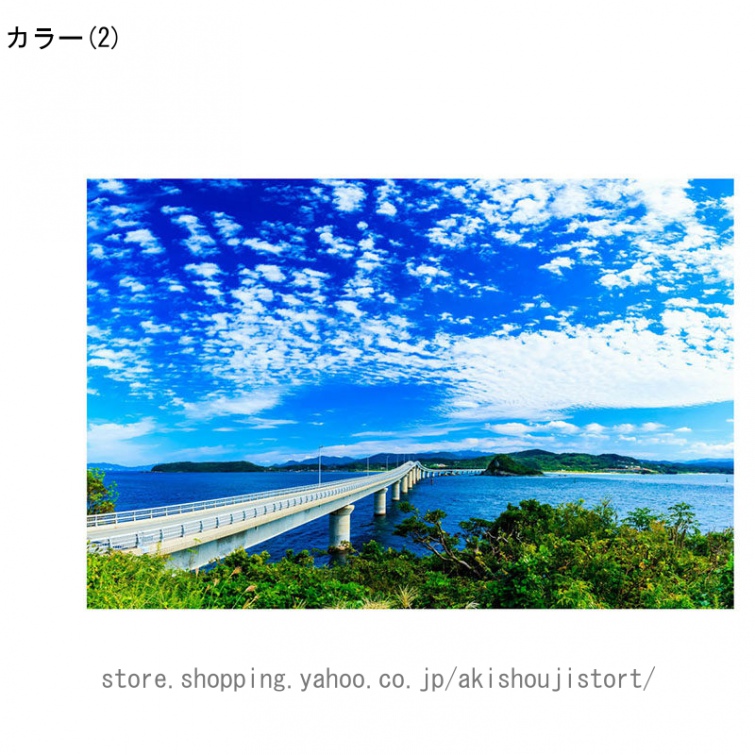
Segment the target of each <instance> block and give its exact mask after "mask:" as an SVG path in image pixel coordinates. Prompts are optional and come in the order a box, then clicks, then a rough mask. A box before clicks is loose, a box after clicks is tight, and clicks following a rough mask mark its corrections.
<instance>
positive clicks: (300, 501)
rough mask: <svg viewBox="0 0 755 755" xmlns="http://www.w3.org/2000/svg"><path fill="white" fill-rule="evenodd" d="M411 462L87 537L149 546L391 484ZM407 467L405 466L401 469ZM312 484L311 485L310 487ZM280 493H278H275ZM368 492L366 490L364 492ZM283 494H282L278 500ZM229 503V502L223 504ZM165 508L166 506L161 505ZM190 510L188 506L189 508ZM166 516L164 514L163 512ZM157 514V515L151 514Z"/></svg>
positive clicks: (101, 541)
mask: <svg viewBox="0 0 755 755" xmlns="http://www.w3.org/2000/svg"><path fill="white" fill-rule="evenodd" d="M411 466H413V465H412V464H410V463H407V464H404V465H403V466H402V467H398V468H396V469H393V470H390V471H388V472H383V473H382V474H380V475H377V476H376V477H371V478H367V479H366V480H365V479H359V480H357V481H355V482H351V483H348V484H345V485H339V484H338V483H330V484H329V485H328V486H327V487H323V486H318V485H315V486H311V485H305V486H301V487H299V488H284V489H282V490H273V491H266V492H265V493H262V494H250V495H255V496H257V495H262V496H264V497H267V498H271V497H275V498H277V500H273V501H271V502H270V503H265V504H257V505H255V506H251V507H247V508H243V509H235V510H233V511H228V512H224V513H218V514H217V515H216V516H213V517H205V518H202V519H198V520H191V521H189V522H179V523H176V524H166V525H165V526H163V527H154V528H151V529H148V530H140V531H138V532H130V533H124V534H122V535H111V536H109V537H101V538H97V537H90V538H89V542H90V543H92V544H94V545H100V546H104V547H106V548H112V549H117V550H123V549H130V548H139V547H144V546H149V545H152V544H154V543H158V542H164V541H165V540H173V539H175V538H182V537H187V536H188V535H195V534H198V533H201V532H204V531H206V530H212V529H218V528H220V527H225V526H227V525H230V524H234V523H236V522H242V521H247V520H249V519H255V518H257V517H258V516H265V515H266V514H272V513H274V512H276V511H282V510H283V509H287V508H296V507H297V506H302V505H304V504H305V503H311V502H313V501H316V500H320V499H322V498H326V497H330V496H334V495H341V494H345V493H350V492H355V491H357V490H359V489H370V488H374V487H375V486H376V485H377V486H378V487H379V486H380V485H382V484H383V483H384V484H385V485H390V484H391V483H392V482H395V479H394V478H396V479H401V477H403V475H404V474H405V473H406V471H408V469H409V468H411ZM404 467H406V469H404ZM312 488H314V489H312ZM291 493H294V495H290V494H291ZM277 494H281V495H277ZM367 494H368V493H365V495H367ZM282 496H287V497H283V499H282V500H281V497H282ZM236 497H238V496H232V498H236ZM219 500H227V499H216V501H219ZM198 503H207V502H202V501H200V502H198ZM178 505H179V506H183V505H190V504H178ZM226 505H229V504H226ZM161 508H165V507H161ZM209 508H217V504H215V505H214V506H211V507H207V508H206V509H204V510H207V509H209ZM189 511H191V510H189ZM121 513H134V512H121ZM175 513H185V512H175ZM163 516H165V515H163ZM154 518H156V519H157V518H159V517H154ZM124 521H134V520H130V519H129V520H124Z"/></svg>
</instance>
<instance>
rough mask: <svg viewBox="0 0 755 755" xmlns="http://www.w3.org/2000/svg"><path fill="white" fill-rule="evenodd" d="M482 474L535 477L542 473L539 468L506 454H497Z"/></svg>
mask: <svg viewBox="0 0 755 755" xmlns="http://www.w3.org/2000/svg"><path fill="white" fill-rule="evenodd" d="M483 474H484V475H488V476H489V477H537V476H542V474H543V473H542V472H541V471H540V470H539V469H533V468H532V467H528V466H525V465H524V464H520V463H519V462H518V461H515V460H514V459H512V458H511V457H510V456H508V455H507V454H497V455H496V456H494V457H493V458H492V459H491V460H490V463H489V464H488V466H487V468H486V469H485V471H484V472H483Z"/></svg>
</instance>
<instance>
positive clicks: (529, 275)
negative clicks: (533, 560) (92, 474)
mask: <svg viewBox="0 0 755 755" xmlns="http://www.w3.org/2000/svg"><path fill="white" fill-rule="evenodd" d="M733 188H734V187H733V182H732V181H730V180H689V181H668V182H659V181H655V182H649V181H642V180H634V179H621V180H613V179H611V180H568V181H564V180H542V179H533V180H524V179H517V180H488V179H486V180H404V179H401V180H384V179H381V180H372V179H370V180H356V179H333V180H131V179H129V180H117V179H112V178H109V179H101V180H90V181H89V182H88V265H87V269H88V276H87V278H88V280H87V298H88V315H87V332H88V338H87V351H88V368H87V392H88V459H89V461H90V462H108V463H114V464H123V465H126V466H136V465H143V464H156V463H160V462H170V461H185V460H190V461H219V460H241V459H244V460H249V461H253V462H256V463H262V464H273V463H281V462H285V461H287V460H290V459H303V458H308V457H309V458H311V457H313V456H317V454H318V452H321V453H322V454H323V455H330V456H352V457H364V456H366V455H368V454H394V453H395V454H406V455H409V456H410V455H411V454H412V453H418V452H425V451H480V452H482V453H493V452H500V453H506V452H513V451H519V450H525V449H530V448H541V449H544V450H547V451H553V452H555V453H561V452H565V451H580V452H588V453H619V454H625V455H629V456H634V457H635V458H640V459H658V460H660V459H667V460H680V461H684V460H692V459H702V458H706V459H707V458H731V457H733V380H732V370H733V336H732V307H733V284H734V280H733V278H734V270H733V243H734V241H733V202H734V197H733Z"/></svg>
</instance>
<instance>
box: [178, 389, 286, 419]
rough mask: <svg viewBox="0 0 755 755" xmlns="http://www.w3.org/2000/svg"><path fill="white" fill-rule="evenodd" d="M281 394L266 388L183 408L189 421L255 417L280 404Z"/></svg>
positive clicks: (200, 402)
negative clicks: (227, 417)
mask: <svg viewBox="0 0 755 755" xmlns="http://www.w3.org/2000/svg"><path fill="white" fill-rule="evenodd" d="M280 399H281V392H280V390H278V389H275V388H266V389H261V390H259V391H254V392H253V393H248V394H245V395H242V396H236V397H235V398H228V397H226V396H221V397H219V398H214V399H208V400H207V401H199V402H196V403H184V404H183V408H184V411H185V412H186V416H187V417H188V418H189V419H198V420H206V419H212V418H214V417H222V416H227V415H237V414H238V415H243V414H245V415H250V416H251V417H256V415H258V414H259V413H260V412H262V411H265V410H266V409H272V408H273V407H274V406H277V404H278V403H279V402H280Z"/></svg>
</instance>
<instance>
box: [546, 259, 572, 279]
mask: <svg viewBox="0 0 755 755" xmlns="http://www.w3.org/2000/svg"><path fill="white" fill-rule="evenodd" d="M572 267H574V260H573V259H572V258H571V257H554V258H553V259H552V260H551V261H550V262H548V263H546V264H545V265H540V270H547V271H548V272H550V273H553V274H554V275H560V276H563V272H562V270H564V269H566V270H568V269H569V268H572Z"/></svg>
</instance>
